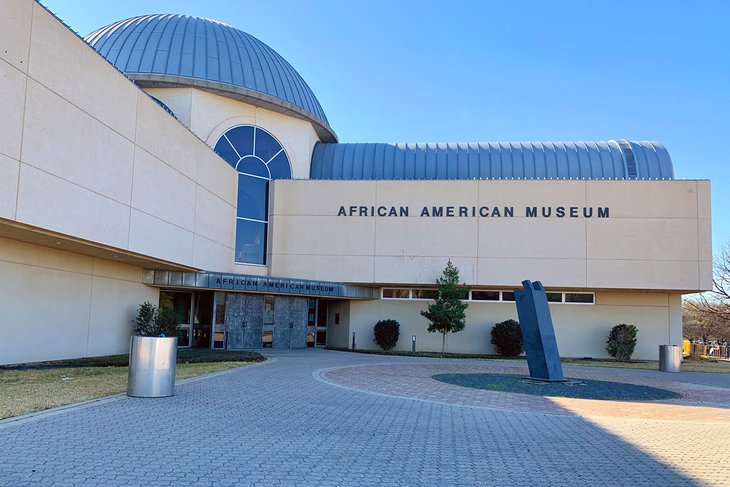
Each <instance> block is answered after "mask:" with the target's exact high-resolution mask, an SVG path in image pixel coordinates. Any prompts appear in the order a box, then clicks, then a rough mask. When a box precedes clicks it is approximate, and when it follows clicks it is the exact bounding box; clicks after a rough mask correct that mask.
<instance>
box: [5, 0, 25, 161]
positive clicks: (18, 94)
mask: <svg viewBox="0 0 730 487" xmlns="http://www.w3.org/2000/svg"><path fill="white" fill-rule="evenodd" d="M6 3H10V2H3V5H5V4H6ZM18 3H20V2H18ZM23 3H25V2H23ZM3 34H4V33H2V29H0V36H2V35H3ZM2 45H3V44H0V46H2ZM0 53H2V49H0ZM25 84H26V76H25V75H24V74H23V73H22V72H21V71H18V70H17V69H15V68H14V67H13V66H11V65H10V64H8V63H6V62H4V61H0V93H2V97H3V98H2V111H1V112H0V154H4V155H6V156H8V157H12V158H14V159H20V146H21V141H22V140H23V113H24V110H25Z"/></svg>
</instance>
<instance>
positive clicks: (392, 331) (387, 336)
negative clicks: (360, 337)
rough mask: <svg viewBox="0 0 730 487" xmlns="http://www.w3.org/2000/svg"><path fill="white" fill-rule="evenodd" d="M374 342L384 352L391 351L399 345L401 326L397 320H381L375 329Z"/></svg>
mask: <svg viewBox="0 0 730 487" xmlns="http://www.w3.org/2000/svg"><path fill="white" fill-rule="evenodd" d="M373 333H374V334H375V339H374V340H373V341H374V342H375V343H377V344H378V346H379V347H380V348H382V349H383V350H390V349H391V348H393V347H395V344H396V343H398V337H399V336H400V324H399V323H398V322H397V321H395V320H380V321H378V322H377V323H375V326H374V327H373Z"/></svg>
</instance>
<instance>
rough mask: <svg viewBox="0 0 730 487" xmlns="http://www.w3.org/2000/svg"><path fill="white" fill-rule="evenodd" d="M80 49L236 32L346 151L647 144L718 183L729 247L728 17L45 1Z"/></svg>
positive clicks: (716, 221)
mask: <svg viewBox="0 0 730 487" xmlns="http://www.w3.org/2000/svg"><path fill="white" fill-rule="evenodd" d="M42 3H43V4H44V5H46V6H47V7H48V8H49V9H50V10H51V11H53V12H54V13H56V15H58V16H59V17H60V18H61V19H62V20H63V21H65V22H66V23H67V24H68V25H69V26H71V28H73V29H74V30H75V31H77V32H78V33H79V34H81V35H86V34H88V33H89V32H91V31H93V30H95V29H96V28H98V27H101V26H104V25H106V24H109V23H111V22H114V21H116V20H120V19H123V18H127V17H131V16H134V15H141V14H149V13H183V14H189V15H196V16H200V17H207V18H212V19H216V20H219V21H221V22H225V23H227V24H230V25H232V26H234V27H237V28H240V29H241V30H244V31H246V32H248V33H250V34H252V35H254V36H256V37H258V38H259V39H260V40H262V41H263V42H265V43H266V44H268V45H269V46H271V47H272V48H274V49H275V50H276V51H277V52H279V54H281V55H282V56H283V57H284V58H285V59H286V60H287V61H289V62H290V63H291V64H292V65H293V66H294V68H295V69H296V70H297V71H298V72H299V73H300V74H301V75H302V77H303V78H304V79H305V80H306V81H307V83H308V84H309V86H310V87H311V88H312V90H313V91H314V93H315V95H316V96H317V98H318V99H319V101H320V103H321V104H322V107H323V108H324V110H325V113H326V114H327V117H328V118H329V122H330V125H331V126H332V128H334V130H335V131H336V132H337V134H338V136H339V138H340V141H341V142H493V141H502V142H516V141H586V140H609V139H614V138H624V139H629V140H656V141H659V142H661V143H663V144H664V145H665V146H666V147H667V149H668V150H669V153H670V155H671V156H672V160H673V161H674V168H675V176H676V177H677V178H682V179H710V180H711V181H712V191H713V195H712V213H713V246H714V248H715V249H716V250H717V249H718V248H719V247H720V245H721V244H722V243H724V242H728V241H730V218H728V211H727V210H728V208H729V207H730V161H729V160H728V159H729V158H730V157H729V154H728V152H730V150H729V148H730V26H728V19H730V2H727V1H724V0H723V1H714V2H712V1H692V2H688V1H685V0H683V1H676V0H662V1H639V2H635V1H629V0H610V1H601V0H591V1H585V0H573V1H565V0H551V1H549V2H548V1H542V0H534V1H485V0H473V1H449V2H444V1H442V0H441V1H430V0H397V1H396V0H368V1H359V2H356V1H343V0H331V1H330V0H321V1H320V0H289V1H284V0H265V1H264V0H257V1H248V0H238V1H233V0H231V1H223V0H207V1H201V0H198V1H192V0H177V1H173V0H145V1H141V0H126V1H118V2H106V1H98V0H42Z"/></svg>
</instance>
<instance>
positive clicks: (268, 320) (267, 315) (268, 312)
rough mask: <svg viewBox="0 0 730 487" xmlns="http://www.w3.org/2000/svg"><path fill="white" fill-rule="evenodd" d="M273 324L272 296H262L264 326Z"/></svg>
mask: <svg viewBox="0 0 730 487" xmlns="http://www.w3.org/2000/svg"><path fill="white" fill-rule="evenodd" d="M273 324H274V296H264V326H270V325H273Z"/></svg>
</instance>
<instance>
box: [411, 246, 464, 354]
mask: <svg viewBox="0 0 730 487" xmlns="http://www.w3.org/2000/svg"><path fill="white" fill-rule="evenodd" d="M436 285H437V286H438V289H437V294H436V299H435V300H434V302H433V303H431V304H429V305H428V309H427V310H426V311H421V315H422V316H423V317H425V318H426V319H427V320H428V321H429V322H430V324H429V325H428V332H429V333H434V332H439V333H441V335H442V336H441V353H444V349H445V347H446V335H447V334H448V333H458V332H460V331H461V330H463V329H464V325H465V324H466V323H465V321H466V308H467V307H468V306H469V305H468V304H467V303H465V302H463V301H462V299H466V296H467V294H468V292H469V288H468V287H466V286H463V285H462V286H460V285H459V269H458V268H457V267H456V266H455V265H454V264H452V263H451V260H449V262H448V263H447V264H446V268H444V272H443V274H442V275H441V277H439V278H438V279H436Z"/></svg>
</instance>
